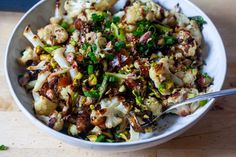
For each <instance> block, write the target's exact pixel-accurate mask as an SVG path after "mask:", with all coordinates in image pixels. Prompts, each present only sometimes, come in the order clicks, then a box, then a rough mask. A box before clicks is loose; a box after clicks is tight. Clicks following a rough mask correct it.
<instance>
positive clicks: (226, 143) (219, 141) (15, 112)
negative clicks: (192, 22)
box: [0, 0, 236, 157]
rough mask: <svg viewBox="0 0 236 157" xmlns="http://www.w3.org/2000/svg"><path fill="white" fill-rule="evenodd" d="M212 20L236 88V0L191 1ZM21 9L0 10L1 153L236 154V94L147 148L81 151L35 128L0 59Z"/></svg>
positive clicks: (2, 156) (38, 156) (37, 156)
mask: <svg viewBox="0 0 236 157" xmlns="http://www.w3.org/2000/svg"><path fill="white" fill-rule="evenodd" d="M193 1H194V2H195V3H196V4H197V5H198V6H199V7H200V8H202V9H203V10H204V11H205V12H206V13H207V14H208V15H209V16H210V18H211V19H212V20H213V21H214V23H215V24H216V26H217V28H218V29H219V31H220V34H221V35H222V37H223V41H224V43H225V47H226V51H227V56H228V75H227V78H226V82H225V85H224V87H225V88H229V87H236V20H235V16H236V8H235V5H236V1H235V0H208V1H207V0H193ZM22 15H23V14H22V13H11V12H0V58H1V61H0V145H1V144H5V145H7V146H9V150H7V151H2V152H0V157H18V156H19V157H21V156H24V157H45V156H53V157H54V156H56V157H66V156H71V157H73V156H78V157H84V156H89V157H90V156H91V157H94V156H100V157H108V156H109V157H113V156H114V157H115V156H122V157H154V156H161V157H172V156H173V157H200V156H201V157H205V156H209V157H211V156H212V157H213V156H214V157H220V156H224V157H231V156H236V103H235V100H236V96H232V97H227V98H222V99H218V101H217V102H216V103H215V106H214V107H213V109H212V110H211V111H210V112H208V114H207V115H206V116H204V118H202V119H201V120H200V121H199V122H198V123H197V124H196V125H195V126H194V127H193V128H191V129H190V130H188V131H187V132H185V133H184V134H182V135H181V136H179V137H177V138H175V139H173V140H171V141H169V142H167V143H165V144H162V145H160V146H156V147H153V148H150V149H146V150H141V151H137V152H128V153H107V152H96V151H91V150H84V149H81V148H77V147H74V146H71V145H68V144H66V143H64V142H62V141H59V140H57V139H55V138H53V137H51V136H49V135H48V134H47V133H45V132H43V131H41V130H39V129H38V128H36V127H35V126H34V125H33V124H32V123H31V122H30V121H29V120H28V119H27V118H26V117H25V116H24V115H23V114H22V113H21V111H20V110H19V109H18V107H17V106H16V105H15V103H14V101H13V99H12V97H11V95H10V93H9V91H8V86H7V84H6V80H5V74H4V68H3V60H4V53H5V48H6V44H7V41H8V38H9V36H10V33H11V31H12V29H13V27H14V26H15V24H16V23H17V21H18V20H19V19H20V17H21V16H22Z"/></svg>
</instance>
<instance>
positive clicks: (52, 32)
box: [38, 24, 68, 45]
mask: <svg viewBox="0 0 236 157" xmlns="http://www.w3.org/2000/svg"><path fill="white" fill-rule="evenodd" d="M38 36H39V38H40V39H41V40H43V41H44V42H45V43H46V44H48V45H57V44H62V43H64V42H65V41H66V40H67V39H68V33H67V31H66V30H65V29H64V28H62V27H61V26H59V25H58V24H49V25H47V26H45V27H44V28H41V29H39V30H38Z"/></svg>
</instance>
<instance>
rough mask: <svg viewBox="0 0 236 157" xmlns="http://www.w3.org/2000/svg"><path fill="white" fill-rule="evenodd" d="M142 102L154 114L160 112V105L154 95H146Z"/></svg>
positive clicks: (156, 114)
mask: <svg viewBox="0 0 236 157" xmlns="http://www.w3.org/2000/svg"><path fill="white" fill-rule="evenodd" d="M144 104H145V105H146V106H147V107H148V109H149V110H150V111H151V112H152V113H153V115H154V116H158V115H160V114H161V112H162V105H161V104H160V103H159V102H158V100H157V99H156V98H154V97H148V98H147V99H145V100H144Z"/></svg>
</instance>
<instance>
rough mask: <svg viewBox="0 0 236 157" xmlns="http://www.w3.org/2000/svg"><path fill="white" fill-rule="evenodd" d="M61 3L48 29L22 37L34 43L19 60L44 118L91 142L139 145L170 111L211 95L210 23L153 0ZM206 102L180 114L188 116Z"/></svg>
mask: <svg viewBox="0 0 236 157" xmlns="http://www.w3.org/2000/svg"><path fill="white" fill-rule="evenodd" d="M115 3H116V0H112V1H107V0H100V1H92V0H90V1H89V0H88V1H83V0H66V1H65V3H62V2H61V1H60V0H57V1H56V4H55V15H54V16H53V17H51V18H50V19H48V24H47V25H45V26H43V27H41V28H38V30H37V31H35V32H33V31H32V29H31V27H30V23H29V25H28V26H27V27H26V28H25V30H24V32H23V35H24V36H25V37H26V39H28V40H29V42H30V43H31V45H28V47H25V50H24V51H23V53H22V56H21V57H20V58H18V59H17V60H18V63H19V65H20V66H22V67H24V69H25V72H24V73H22V75H20V76H19V79H18V82H19V84H20V85H21V86H22V87H24V88H25V90H27V91H28V92H29V93H31V94H32V96H33V102H32V106H33V110H34V112H35V115H36V116H37V118H38V119H40V120H41V121H43V122H44V123H46V124H47V125H48V126H49V127H51V128H53V129H54V130H57V131H61V132H64V133H67V134H68V135H71V136H74V137H77V138H80V139H84V140H88V141H92V142H112V143H115V142H128V141H137V140H139V138H140V133H150V132H155V129H156V126H157V125H158V123H155V124H153V125H150V127H148V128H142V124H144V123H147V122H150V121H152V119H153V118H155V117H156V116H158V115H159V114H161V113H162V112H163V111H164V110H165V109H167V108H168V107H169V106H171V105H173V104H175V103H177V102H180V101H183V100H185V99H188V98H192V97H195V96H197V95H199V94H202V93H206V92H207V90H208V87H209V86H210V85H212V83H213V78H212V77H211V76H209V75H208V74H207V73H205V72H203V71H202V68H203V66H204V64H205V63H204V60H203V53H205V52H204V51H202V47H203V40H202V38H203V37H202V30H203V29H204V28H203V27H204V24H205V21H204V19H203V18H202V17H201V16H193V17H187V16H186V15H185V14H183V13H182V12H181V8H180V6H179V5H178V4H177V5H176V6H175V7H174V8H173V9H172V10H167V9H165V8H164V7H162V6H161V5H159V4H157V3H155V2H153V1H152V0H135V1H133V0H131V1H129V2H128V3H127V4H126V6H125V7H124V8H123V9H122V10H120V11H118V12H112V11H110V10H111V8H112V7H113V5H114V4H115ZM206 103H207V101H200V102H197V103H193V104H189V105H186V106H184V107H180V108H179V109H178V110H176V111H175V112H173V114H177V115H179V116H187V115H190V114H192V113H193V112H195V111H196V110H197V109H198V108H200V107H201V106H204V105H205V104H206Z"/></svg>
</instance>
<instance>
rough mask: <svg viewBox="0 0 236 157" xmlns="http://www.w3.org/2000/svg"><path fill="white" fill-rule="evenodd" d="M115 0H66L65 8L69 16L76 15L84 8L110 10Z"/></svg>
mask: <svg viewBox="0 0 236 157" xmlns="http://www.w3.org/2000/svg"><path fill="white" fill-rule="evenodd" d="M116 2H117V0H66V2H65V6H64V7H65V10H66V11H67V12H68V13H69V16H70V17H77V16H78V15H79V14H80V13H81V12H82V11H84V10H85V9H92V8H94V9H95V10H98V11H104V10H110V9H111V8H112V7H113V5H114V4H115V3H116Z"/></svg>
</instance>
